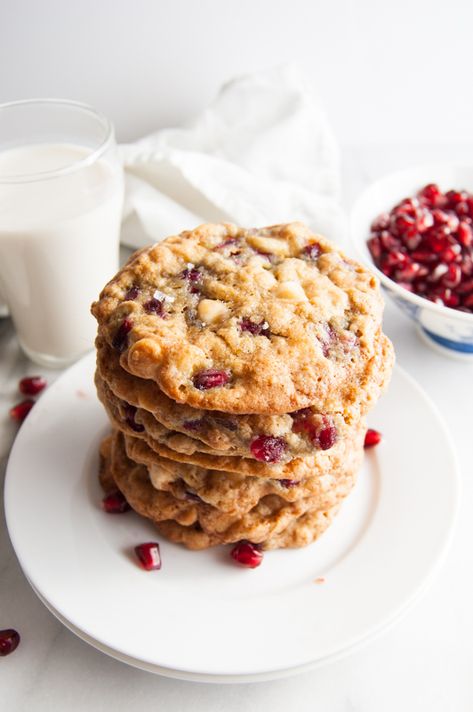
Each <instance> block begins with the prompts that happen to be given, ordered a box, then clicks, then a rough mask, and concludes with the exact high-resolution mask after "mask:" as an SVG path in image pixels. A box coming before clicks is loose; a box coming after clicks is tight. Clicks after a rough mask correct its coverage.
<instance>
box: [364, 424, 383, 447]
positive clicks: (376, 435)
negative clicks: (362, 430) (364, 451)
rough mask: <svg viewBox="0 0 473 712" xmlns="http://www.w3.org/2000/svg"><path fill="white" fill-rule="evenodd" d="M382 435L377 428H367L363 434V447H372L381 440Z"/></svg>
mask: <svg viewBox="0 0 473 712" xmlns="http://www.w3.org/2000/svg"><path fill="white" fill-rule="evenodd" d="M381 438H382V435H381V433H380V432H379V431H378V430H373V428H368V430H367V431H366V435H365V444H364V447H365V448H370V447H374V446H375V445H378V443H380V442H381Z"/></svg>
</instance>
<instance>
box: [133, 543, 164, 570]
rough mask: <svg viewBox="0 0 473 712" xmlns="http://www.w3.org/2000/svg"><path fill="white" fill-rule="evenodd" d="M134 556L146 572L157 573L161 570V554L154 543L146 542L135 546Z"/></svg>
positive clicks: (157, 545)
mask: <svg viewBox="0 0 473 712" xmlns="http://www.w3.org/2000/svg"><path fill="white" fill-rule="evenodd" d="M135 554H136V556H137V557H138V559H139V561H140V563H141V565H142V567H143V568H144V569H146V571H157V570H159V569H160V568H161V554H160V551H159V544H158V542H156V541H148V542H145V543H144V544H139V545H138V546H135Z"/></svg>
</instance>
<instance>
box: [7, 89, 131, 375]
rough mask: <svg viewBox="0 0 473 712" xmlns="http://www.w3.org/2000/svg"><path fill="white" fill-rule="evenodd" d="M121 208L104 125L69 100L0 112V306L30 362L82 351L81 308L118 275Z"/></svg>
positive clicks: (110, 133) (87, 318) (61, 360)
mask: <svg viewBox="0 0 473 712" xmlns="http://www.w3.org/2000/svg"><path fill="white" fill-rule="evenodd" d="M122 203H123V171H122V167H121V164H120V161H119V157H118V154H117V146H116V143H115V136H114V130H113V126H112V124H111V123H110V121H108V119H106V118H105V117H104V116H102V115H101V114H99V113H97V112H96V111H94V110H93V109H92V108H90V107H89V106H86V105H84V104H79V103H76V102H72V101H60V100H56V99H34V100H31V101H19V102H13V103H9V104H3V105H0V297H1V299H0V301H2V300H4V301H5V302H6V305H7V307H8V309H9V311H10V314H11V316H12V319H13V322H14V326H15V329H16V331H17V334H18V339H19V341H20V344H21V347H22V349H23V351H24V352H25V353H26V354H27V356H29V357H30V358H31V359H32V360H33V361H35V362H36V363H39V364H40V365H44V366H52V367H62V366H65V365H67V364H69V363H71V362H73V361H74V360H76V359H77V358H78V357H79V356H80V355H81V354H83V353H84V352H86V351H88V350H89V349H90V348H92V346H93V342H94V336H95V332H96V325H95V320H94V319H93V317H92V316H91V314H90V304H91V302H92V301H93V300H94V299H96V298H97V297H98V294H99V292H100V290H101V289H102V287H103V286H104V285H105V283H106V282H107V281H108V280H109V279H110V278H111V277H113V275H114V273H115V272H116V271H117V268H118V250H119V230H120V221H121V212H122Z"/></svg>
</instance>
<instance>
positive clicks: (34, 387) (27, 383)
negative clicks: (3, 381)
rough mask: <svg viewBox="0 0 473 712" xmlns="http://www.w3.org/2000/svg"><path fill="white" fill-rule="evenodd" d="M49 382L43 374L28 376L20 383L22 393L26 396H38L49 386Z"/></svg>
mask: <svg viewBox="0 0 473 712" xmlns="http://www.w3.org/2000/svg"><path fill="white" fill-rule="evenodd" d="M47 385H48V384H47V382H46V380H45V379H44V378H42V376H26V377H25V378H22V379H21V381H20V382H19V384H18V388H19V389H20V393H23V395H25V396H36V395H38V393H41V391H42V390H44V389H45V388H46V386H47Z"/></svg>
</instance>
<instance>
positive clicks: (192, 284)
mask: <svg viewBox="0 0 473 712" xmlns="http://www.w3.org/2000/svg"><path fill="white" fill-rule="evenodd" d="M203 276H204V275H203V273H202V272H201V271H200V270H199V269H197V267H188V268H187V269H185V270H184V271H183V272H181V279H185V280H186V281H187V282H188V285H189V291H190V292H191V294H199V293H200V290H201V286H202V279H203Z"/></svg>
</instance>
